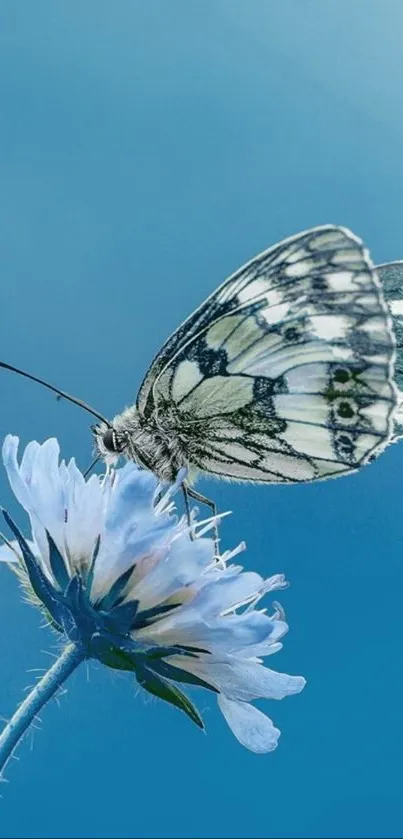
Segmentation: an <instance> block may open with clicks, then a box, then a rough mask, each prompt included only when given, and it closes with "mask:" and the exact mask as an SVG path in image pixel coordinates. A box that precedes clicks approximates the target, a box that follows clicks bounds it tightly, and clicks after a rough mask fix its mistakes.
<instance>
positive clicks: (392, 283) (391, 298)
mask: <svg viewBox="0 0 403 839" xmlns="http://www.w3.org/2000/svg"><path fill="white" fill-rule="evenodd" d="M376 272H377V274H378V276H379V279H380V281H381V284H382V288H383V292H384V295H385V300H386V302H387V304H388V308H389V312H390V314H391V317H392V323H393V331H394V334H395V340H396V360H395V381H396V384H397V386H398V388H399V391H400V393H399V403H400V410H399V413H398V416H397V417H396V420H395V436H396V437H399V436H402V435H403V260H400V261H397V262H387V263H384V264H383V265H377V266H376Z"/></svg>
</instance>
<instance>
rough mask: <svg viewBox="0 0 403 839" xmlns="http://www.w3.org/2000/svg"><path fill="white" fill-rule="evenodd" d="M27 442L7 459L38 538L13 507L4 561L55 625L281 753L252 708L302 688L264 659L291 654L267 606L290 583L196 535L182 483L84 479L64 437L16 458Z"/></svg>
mask: <svg viewBox="0 0 403 839" xmlns="http://www.w3.org/2000/svg"><path fill="white" fill-rule="evenodd" d="M18 442H19V441H18V438H17V437H12V436H10V435H9V436H7V437H6V439H5V442H4V445H3V461H4V465H5V468H6V470H7V475H8V478H9V481H10V484H11V488H12V490H13V492H14V494H15V496H16V498H17V499H18V501H19V502H20V504H21V505H22V506H23V507H24V508H25V510H26V511H27V513H28V515H29V518H30V522H31V539H30V540H26V539H25V538H24V536H22V534H21V533H20V531H19V530H18V528H17V527H16V525H15V524H14V522H13V521H12V520H11V519H10V517H9V516H8V514H7V513H5V514H4V515H5V517H6V520H7V522H8V524H9V526H10V528H11V530H12V531H13V533H14V535H15V537H16V539H15V541H14V542H10V543H7V544H6V545H4V546H3V547H2V548H1V549H0V559H3V560H7V561H14V562H17V563H18V569H19V573H20V576H22V577H23V579H24V581H25V583H26V584H27V585H28V587H29V590H30V592H31V595H32V597H33V598H34V599H35V601H36V602H37V603H39V604H40V605H41V608H42V609H43V610H44V611H45V612H46V614H47V616H48V618H49V620H50V622H51V624H52V625H53V627H54V628H55V629H56V630H58V632H60V633H63V634H64V635H65V636H67V638H68V639H69V640H70V641H72V642H73V643H74V644H76V645H78V646H79V647H81V649H82V650H84V652H85V655H86V657H88V658H97V659H99V660H100V661H102V662H103V663H104V664H106V665H108V666H109V667H112V668H117V669H121V670H128V671H132V672H133V673H134V674H135V677H136V679H137V681H138V683H139V684H140V685H141V686H142V687H143V688H145V690H147V691H149V692H150V693H152V694H154V695H156V696H158V697H160V698H162V699H165V700H166V701H168V702H170V703H171V704H173V705H176V706H177V707H179V708H180V709H181V710H183V711H185V712H186V713H187V714H188V716H190V717H191V719H193V721H194V722H196V723H197V724H198V725H199V726H200V727H203V722H202V720H201V717H200V715H199V713H198V711H197V710H196V708H195V707H194V705H193V704H192V703H191V702H190V700H189V699H188V697H187V696H185V694H183V693H182V691H181V690H180V689H179V688H178V683H179V684H183V683H184V684H188V685H196V686H199V687H203V688H205V689H207V690H210V691H212V692H213V693H215V694H216V695H217V698H218V704H219V707H220V709H221V711H222V713H223V715H224V717H225V719H226V720H227V723H228V724H229V726H230V728H231V729H232V731H233V732H234V734H235V736H236V737H237V738H238V740H239V741H240V742H241V743H242V744H243V745H244V746H246V747H247V748H249V749H251V750H252V751H255V752H267V751H271V750H272V749H274V748H275V747H276V745H277V740H278V737H279V734H280V732H279V731H278V729H276V728H275V727H274V725H273V723H272V722H271V720H270V719H269V718H268V717H267V716H265V715H264V714H263V713H262V712H261V711H259V710H257V709H256V708H255V707H253V705H251V704H250V703H251V702H252V701H253V700H254V699H258V698H269V699H282V698H283V697H284V696H287V695H289V694H293V693H299V692H300V691H301V690H302V688H303V687H304V684H305V680H304V679H303V678H302V677H300V676H288V675H285V674H281V673H277V672H274V671H273V670H269V669H268V668H267V667H265V666H264V665H263V663H262V662H261V659H262V658H263V657H264V656H268V655H271V654H272V653H275V652H277V650H279V649H280V648H281V643H280V640H279V639H280V638H281V637H282V636H283V635H284V633H285V632H286V631H287V628H288V627H287V624H286V623H285V620H284V615H283V613H282V611H281V609H280V608H278V607H276V608H275V609H274V612H273V614H271V615H268V614H266V610H261V609H258V608H257V605H258V604H260V600H261V598H262V597H263V596H264V595H265V594H267V593H269V592H271V591H274V590H275V589H279V588H283V587H284V585H285V581H284V577H283V576H282V575H276V576H274V577H271V578H269V579H268V580H263V579H262V578H261V577H260V576H259V574H256V573H253V572H245V571H243V569H242V567H241V566H239V565H235V564H232V563H231V562H230V560H231V559H232V558H233V557H234V556H235V555H236V554H237V553H238V552H239V549H237V550H235V551H233V552H232V553H227V554H224V556H222V557H220V559H219V560H217V558H216V557H215V555H214V541H213V539H211V538H208V537H206V536H204V535H202V534H203V533H204V532H206V527H203V528H202V529H200V528H201V525H204V524H205V523H203V522H201V523H199V524H198V523H197V522H196V521H194V522H193V523H192V528H190V527H189V525H188V523H187V521H186V519H184V518H181V519H178V517H177V515H176V514H175V508H174V504H173V501H172V495H173V493H174V491H175V490H176V489H177V486H174V487H170V488H168V490H166V491H165V492H164V493H163V491H162V487H161V485H160V484H159V483H158V481H157V479H156V478H155V476H154V475H153V474H152V473H150V472H147V471H144V470H142V469H139V468H138V467H137V466H136V465H135V464H133V463H127V464H126V465H125V466H124V467H123V468H122V469H116V471H111V472H108V473H107V474H106V476H105V477H103V478H100V477H99V476H97V475H93V476H92V477H91V478H89V480H87V481H86V480H85V479H84V477H83V475H82V473H81V472H80V470H79V469H78V468H77V466H76V464H75V462H74V460H71V461H70V462H69V463H68V464H66V463H65V462H64V461H62V462H61V463H59V445H58V443H57V441H56V440H55V439H50V440H47V441H46V442H45V443H43V445H39V444H38V443H36V442H32V443H30V444H29V445H28V446H27V448H26V449H25V452H24V454H23V457H22V460H21V463H20V464H19V463H18V460H17V453H18ZM182 477H183V476H180V479H181V478H182ZM213 523H214V522H209V523H208V525H207V531H208V528H209V527H212V526H213ZM198 534H199V535H198Z"/></svg>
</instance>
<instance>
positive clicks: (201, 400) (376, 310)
mask: <svg viewBox="0 0 403 839" xmlns="http://www.w3.org/2000/svg"><path fill="white" fill-rule="evenodd" d="M393 363H394V339H393V333H392V329H391V322H390V318H389V315H388V311H387V307H386V304H385V302H384V300H383V296H382V292H381V289H380V284H379V281H378V278H377V276H376V273H375V272H374V269H373V266H372V263H371V261H370V258H369V255H368V253H367V251H366V250H365V249H364V248H363V245H362V243H361V241H360V240H359V239H357V238H356V237H355V236H354V235H353V234H352V233H350V231H348V230H346V229H344V228H339V227H334V226H331V225H327V226H324V227H319V228H314V229H312V230H308V231H306V232H304V233H301V234H299V235H297V236H294V237H292V238H291V239H287V240H285V241H284V242H281V243H280V244H278V245H276V246H274V247H273V248H271V249H269V250H268V251H266V252H265V253H263V254H260V255H259V256H257V257H256V258H255V259H253V260H252V261H251V262H249V263H248V264H247V265H245V266H244V267H243V268H241V269H240V270H239V271H237V273H236V274H234V275H233V276H232V277H230V278H229V279H228V280H227V281H226V282H225V283H224V284H223V285H222V286H221V287H220V288H219V289H217V291H216V292H215V293H214V294H212V295H211V297H209V298H208V300H207V301H206V302H205V303H204V304H203V305H202V306H201V307H200V309H198V310H197V311H196V312H195V313H194V314H193V315H192V316H191V317H190V318H189V319H188V320H187V321H186V322H185V323H184V324H183V325H182V326H181V327H180V328H179V330H177V332H176V333H174V335H173V336H172V337H171V338H170V339H169V340H168V341H167V343H166V344H165V346H164V347H163V349H162V351H161V353H160V354H159V355H158V356H157V358H156V359H155V361H154V363H153V364H152V366H151V368H150V371H149V373H148V374H147V376H146V379H145V380H144V383H143V385H142V388H141V390H140V393H139V400H138V410H139V412H140V413H141V414H142V415H143V417H144V418H145V419H147V417H151V416H152V417H153V418H154V420H155V421H156V423H157V425H159V427H160V428H161V429H164V428H168V426H169V433H170V434H171V435H172V434H173V433H174V434H175V435H176V439H177V441H178V444H179V445H180V446H181V447H182V448H183V450H184V451H185V452H186V453H187V455H188V459H189V461H190V462H191V463H192V464H194V465H195V466H197V467H198V468H200V469H202V470H203V471H207V472H212V473H216V474H218V475H221V476H227V477H230V478H234V479H238V480H253V481H264V482H265V481H267V482H284V481H307V480H315V479H320V478H325V477H331V476H336V475H337V474H340V473H345V472H349V471H352V470H354V469H356V468H358V467H359V466H360V465H361V464H363V463H365V462H367V461H368V459H370V458H371V456H373V455H375V454H377V453H379V452H380V451H381V450H382V449H383V448H384V447H385V445H386V444H387V442H388V440H389V438H390V434H391V429H392V423H393V415H394V412H395V408H396V401H397V396H396V389H395V387H394V384H393ZM167 433H168V431H167Z"/></svg>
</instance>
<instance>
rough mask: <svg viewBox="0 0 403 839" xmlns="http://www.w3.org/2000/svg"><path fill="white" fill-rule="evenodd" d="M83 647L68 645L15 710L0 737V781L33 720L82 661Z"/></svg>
mask: <svg viewBox="0 0 403 839" xmlns="http://www.w3.org/2000/svg"><path fill="white" fill-rule="evenodd" d="M84 658H85V652H84V650H83V649H82V647H79V646H76V645H75V644H69V645H68V646H67V647H65V649H64V650H63V652H62V654H61V655H60V656H59V658H58V659H57V660H56V661H55V663H54V664H53V666H52V667H51V668H50V670H48V672H47V673H45V675H44V676H42V679H41V680H40V681H39V682H38V683H37V684H36V685H35V687H34V688H33V689H32V690H31V692H30V693H29V694H28V696H27V697H26V699H24V701H23V702H22V703H21V705H20V706H19V707H18V708H17V710H16V712H15V714H14V716H13V717H12V718H11V720H10V722H9V723H7V725H6V727H5V729H4V731H3V733H2V734H1V736H0V777H1V774H2V771H3V769H4V767H5V765H6V763H7V761H8V760H9V758H10V757H11V755H12V753H13V751H14V749H15V747H16V746H17V744H18V743H19V741H20V740H21V738H22V737H23V736H24V734H25V732H26V731H27V729H28V728H29V726H30V725H31V723H32V721H33V720H34V719H35V717H36V715H37V714H38V712H39V711H40V710H41V708H43V706H44V705H46V703H47V702H48V701H49V699H51V698H52V696H53V695H54V694H55V693H56V691H57V690H58V688H59V687H60V685H61V684H63V682H64V681H65V680H66V679H67V677H68V676H70V673H72V672H73V670H75V669H76V667H78V665H79V664H80V663H81V662H82V661H83V660H84Z"/></svg>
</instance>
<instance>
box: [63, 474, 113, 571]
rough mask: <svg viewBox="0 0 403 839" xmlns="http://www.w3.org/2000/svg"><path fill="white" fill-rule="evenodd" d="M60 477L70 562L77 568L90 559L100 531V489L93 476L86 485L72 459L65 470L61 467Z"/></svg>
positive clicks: (101, 515)
mask: <svg viewBox="0 0 403 839" xmlns="http://www.w3.org/2000/svg"><path fill="white" fill-rule="evenodd" d="M60 475H61V479H62V481H63V483H64V487H65V496H66V509H67V521H66V524H65V539H66V543H67V545H68V549H69V555H70V558H71V561H72V563H73V565H74V564H76V565H77V564H79V563H80V561H81V560H83V559H85V558H86V557H90V556H91V555H92V552H93V550H94V546H95V542H96V540H97V538H98V536H99V535H100V533H101V531H102V530H103V519H104V514H103V513H104V511H103V504H104V500H103V495H102V487H101V483H100V481H99V478H98V477H97V476H96V475H93V476H92V477H91V478H90V480H89V481H88V482H86V481H85V480H84V477H83V475H82V473H81V472H80V470H79V469H78V468H77V466H76V463H75V461H74V459H72V460H70V462H69V464H68V465H67V466H65V464H63V463H62V464H61V466H60Z"/></svg>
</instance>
